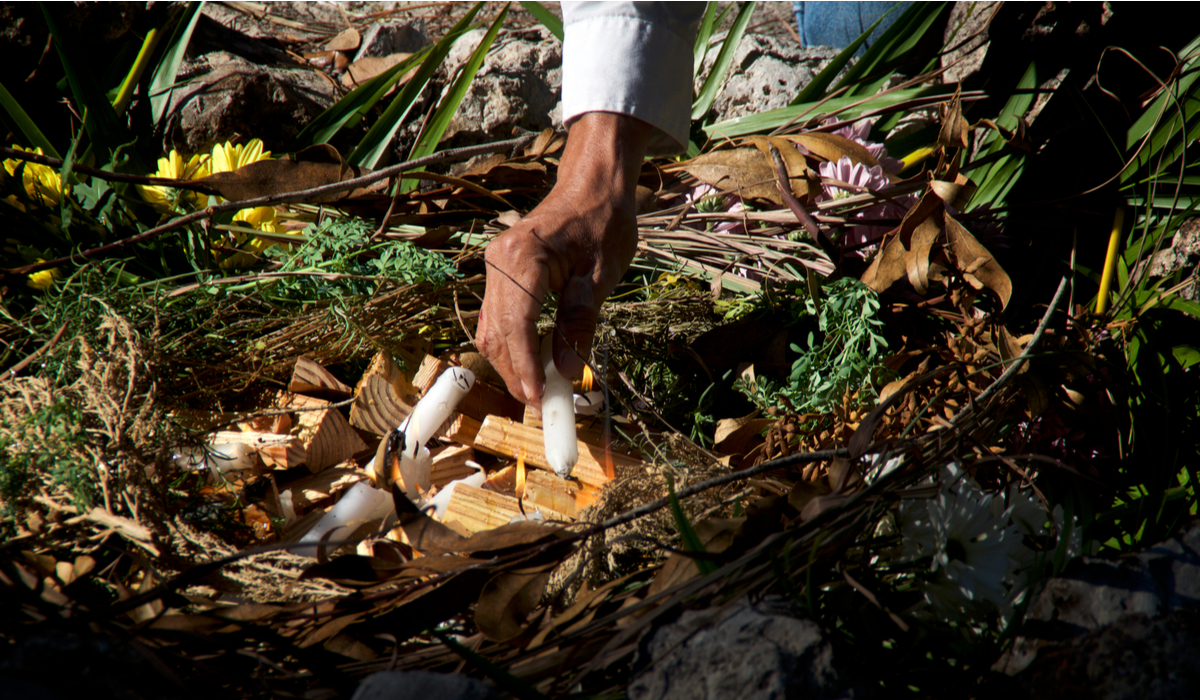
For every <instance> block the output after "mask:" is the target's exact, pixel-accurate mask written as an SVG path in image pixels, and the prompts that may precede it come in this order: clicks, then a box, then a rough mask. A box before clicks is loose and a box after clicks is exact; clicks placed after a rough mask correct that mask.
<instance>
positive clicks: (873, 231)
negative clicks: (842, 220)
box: [817, 156, 911, 257]
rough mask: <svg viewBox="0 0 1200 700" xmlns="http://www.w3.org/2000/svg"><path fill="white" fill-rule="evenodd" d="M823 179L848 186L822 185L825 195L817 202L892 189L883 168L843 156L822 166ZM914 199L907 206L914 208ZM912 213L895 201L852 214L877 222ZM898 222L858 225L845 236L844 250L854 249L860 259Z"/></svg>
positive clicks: (819, 168) (822, 191)
mask: <svg viewBox="0 0 1200 700" xmlns="http://www.w3.org/2000/svg"><path fill="white" fill-rule="evenodd" d="M818 170H819V172H820V173H821V178H822V179H823V180H836V181H838V182H839V183H845V184H846V185H847V186H841V185H839V184H834V183H830V182H824V183H823V184H822V190H821V194H820V195H818V196H817V201H823V200H838V199H844V198H846V197H852V196H854V195H857V194H863V193H867V192H878V191H879V190H882V189H884V188H885V187H887V186H888V184H889V183H888V179H887V176H886V175H884V173H883V168H882V167H881V166H878V165H871V166H867V165H863V164H862V163H855V162H853V161H851V160H850V158H849V157H847V156H842V157H841V158H839V159H838V160H837V162H825V163H821V165H820V166H818ZM909 200H911V197H909V198H905V200H904V204H905V205H910V201H909ZM907 210H908V206H900V205H898V204H896V203H893V202H881V203H879V204H875V205H872V206H870V207H867V208H866V209H863V210H860V211H858V212H855V213H854V214H853V215H852V218H853V219H861V220H863V221H864V222H866V221H874V220H878V219H896V220H899V219H900V218H902V217H903V216H904V212H905V211H907ZM895 227H896V225H895V224H894V223H887V224H869V223H863V224H861V225H858V226H853V227H850V228H848V230H847V231H846V233H845V235H843V236H842V239H841V245H842V247H844V248H852V249H853V250H852V251H851V253H852V254H857V255H859V256H860V257H865V256H864V255H863V252H864V251H863V248H864V247H866V246H868V245H870V244H873V243H875V242H876V241H878V240H879V239H880V238H882V237H883V235H884V234H885V233H887V232H888V231H891V230H892V229H893V228H895Z"/></svg>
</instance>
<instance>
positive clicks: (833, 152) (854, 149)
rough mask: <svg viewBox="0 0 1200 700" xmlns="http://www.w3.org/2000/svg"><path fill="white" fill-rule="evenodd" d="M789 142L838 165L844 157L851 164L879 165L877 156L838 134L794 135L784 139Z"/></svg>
mask: <svg viewBox="0 0 1200 700" xmlns="http://www.w3.org/2000/svg"><path fill="white" fill-rule="evenodd" d="M783 138H784V139H785V140H787V141H791V142H792V143H796V144H799V145H801V146H804V147H805V148H806V149H808V151H809V153H812V154H813V155H815V156H819V157H820V158H824V159H825V160H827V161H830V162H833V163H836V162H837V161H838V160H839V159H840V158H842V157H843V156H844V157H846V158H849V159H850V160H851V162H854V163H862V164H863V165H866V166H872V165H879V161H878V160H875V156H873V155H871V153H870V151H868V150H867V149H866V147H865V146H863V145H862V144H861V143H859V142H857V141H854V140H851V139H848V138H846V137H845V136H840V135H838V134H827V133H824V132H820V131H812V132H808V133H803V134H792V135H790V136H784V137H783Z"/></svg>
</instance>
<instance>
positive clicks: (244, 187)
mask: <svg viewBox="0 0 1200 700" xmlns="http://www.w3.org/2000/svg"><path fill="white" fill-rule="evenodd" d="M364 172H366V171H364V170H363V169H362V168H360V167H358V166H357V165H350V164H348V163H347V162H346V161H345V160H343V159H342V156H341V154H340V153H338V152H337V149H336V148H334V147H333V146H330V145H329V144H324V143H323V144H317V145H315V146H309V147H308V148H305V149H304V150H302V151H300V152H298V153H296V154H294V155H293V156H292V157H291V158H283V159H280V160H260V161H258V162H257V163H250V164H249V165H243V166H242V167H240V168H238V169H237V170H233V171H230V172H224V173H214V174H212V175H209V176H208V177H204V178H200V179H199V180H198V181H197V182H202V183H205V184H208V185H211V186H213V187H214V188H216V190H217V191H218V192H220V194H221V196H222V197H224V198H225V199H228V200H229V201H231V202H240V201H243V200H247V199H255V198H258V197H266V196H270V195H278V194H286V193H288V192H298V191H300V190H307V189H310V188H313V187H319V186H321V185H329V184H333V183H335V182H342V181H344V180H351V179H354V178H356V177H359V176H360V175H362V174H364ZM355 194H358V192H349V191H342V192H333V193H330V194H326V195H322V196H320V197H313V198H311V199H309V200H308V201H310V202H335V201H338V200H341V199H346V198H347V197H350V196H353V195H355Z"/></svg>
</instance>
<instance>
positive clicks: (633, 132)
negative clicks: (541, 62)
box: [555, 112, 653, 206]
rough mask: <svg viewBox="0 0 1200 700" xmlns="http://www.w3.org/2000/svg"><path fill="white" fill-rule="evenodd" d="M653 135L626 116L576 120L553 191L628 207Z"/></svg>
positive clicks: (603, 115)
mask: <svg viewBox="0 0 1200 700" xmlns="http://www.w3.org/2000/svg"><path fill="white" fill-rule="evenodd" d="M652 131H653V127H651V126H650V125H649V124H647V123H646V122H643V121H641V120H640V119H637V118H635V117H631V116H628V115H625V114H614V113H611V112H589V113H587V114H584V115H582V116H581V117H579V119H577V120H575V121H574V122H573V123H572V124H571V126H570V130H569V133H568V138H567V146H566V149H565V151H564V152H563V157H562V160H561V161H560V163H559V168H558V183H557V185H556V186H555V189H559V188H563V189H564V190H565V192H564V193H571V195H572V196H582V197H586V198H588V199H591V200H593V201H594V200H595V198H597V197H599V198H602V199H608V200H610V203H611V205H613V206H629V205H631V204H632V202H633V199H634V195H635V193H636V191H637V182H638V176H639V175H640V174H641V170H642V162H643V160H644V159H645V157H646V147H647V144H648V143H649V140H650V135H651V133H652Z"/></svg>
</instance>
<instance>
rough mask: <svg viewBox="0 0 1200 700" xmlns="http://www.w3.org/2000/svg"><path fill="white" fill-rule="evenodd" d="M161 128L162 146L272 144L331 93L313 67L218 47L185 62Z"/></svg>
mask: <svg viewBox="0 0 1200 700" xmlns="http://www.w3.org/2000/svg"><path fill="white" fill-rule="evenodd" d="M179 80H180V81H181V82H182V81H186V84H185V85H182V86H180V88H179V89H178V90H177V91H176V93H175V94H174V95H173V96H172V99H171V105H170V107H168V110H167V114H168V116H167V125H166V128H165V129H164V132H165V141H166V147H167V148H168V149H169V148H177V149H179V151H180V152H184V153H199V152H201V151H207V150H208V149H210V148H211V147H212V146H213V145H214V144H217V143H222V142H224V141H227V140H234V139H236V140H238V141H239V142H245V141H246V140H248V139H251V138H260V139H262V141H263V143H264V144H265V145H266V148H267V149H269V150H278V149H280V148H282V147H283V146H284V145H285V144H286V143H287V142H288V141H290V140H291V139H292V138H294V137H295V135H296V134H298V133H299V132H300V130H301V129H302V128H304V125H305V124H307V123H308V122H309V121H311V120H312V119H313V118H314V117H316V116H317V115H318V114H320V113H321V112H322V111H324V110H325V109H327V108H328V107H329V106H330V105H332V104H333V103H334V101H335V100H336V99H337V92H336V89H335V88H334V86H333V84H332V82H331V81H330V80H329V79H328V78H326V77H325V76H324V75H322V74H320V73H319V72H317V71H315V70H312V69H309V68H304V67H302V66H299V65H297V66H296V67H294V68H292V67H284V66H262V65H256V64H254V63H251V62H250V61H247V60H246V59H244V58H242V57H240V56H235V55H233V54H231V53H228V52H224V51H220V52H215V53H209V54H205V55H203V56H200V57H199V58H196V59H193V60H190V61H187V62H185V64H184V65H183V66H182V67H181V70H180V75H179Z"/></svg>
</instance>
